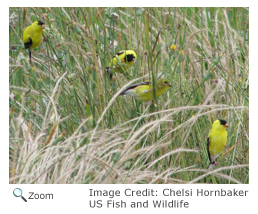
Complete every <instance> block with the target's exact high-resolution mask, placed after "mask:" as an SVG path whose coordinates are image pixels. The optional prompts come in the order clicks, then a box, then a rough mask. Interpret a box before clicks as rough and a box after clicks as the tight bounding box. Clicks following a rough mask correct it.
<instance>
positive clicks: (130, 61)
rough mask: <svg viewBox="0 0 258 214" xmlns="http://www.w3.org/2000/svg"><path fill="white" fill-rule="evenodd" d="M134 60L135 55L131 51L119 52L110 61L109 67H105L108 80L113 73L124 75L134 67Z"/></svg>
mask: <svg viewBox="0 0 258 214" xmlns="http://www.w3.org/2000/svg"><path fill="white" fill-rule="evenodd" d="M136 59H137V55H136V53H135V52H134V51H133V50H122V51H119V52H118V53H117V54H116V55H115V56H114V57H113V58H112V60H111V61H110V63H109V67H107V72H108V74H109V77H110V79H112V76H113V71H114V72H118V73H123V74H125V73H126V71H127V70H128V69H130V68H131V67H132V66H133V65H134V61H135V60H136ZM126 74H127V73H126ZM127 75H128V74H127Z"/></svg>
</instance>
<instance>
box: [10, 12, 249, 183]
mask: <svg viewBox="0 0 258 214" xmlns="http://www.w3.org/2000/svg"><path fill="white" fill-rule="evenodd" d="M112 13H116V14H117V15H118V17H117V18H115V17H116V15H115V14H113V16H112ZM9 14H10V24H9V41H10V44H9V47H10V49H9V68H10V69H9V89H10V99H9V107H10V112H9V139H10V142H9V154H10V156H9V163H10V172H9V176H10V180H9V181H10V183H80V184H81V183H85V184H89V183H138V184H142V183H214V184H215V183H220V184H229V183H249V8H10V13H9ZM36 20H42V21H44V22H45V24H46V29H45V30H44V32H43V39H42V42H41V45H40V46H39V47H38V48H36V49H35V50H34V51H32V56H33V59H32V65H30V64H29V63H28V52H27V51H26V50H25V49H24V46H23V43H22V33H23V31H24V29H25V28H26V26H28V25H30V24H31V23H32V22H34V21H36ZM172 45H176V48H172V49H174V50H172V49H171V46H172ZM174 47H175V46H174ZM124 49H132V50H135V51H136V53H137V56H138V57H137V60H136V63H135V66H134V67H133V68H132V69H131V70H130V71H129V73H130V74H131V75H132V78H131V79H127V78H126V77H125V76H124V75H122V74H116V78H113V79H112V80H110V79H109V77H108V74H107V72H106V69H105V68H106V67H107V66H108V63H109V61H110V59H111V58H112V56H113V55H114V54H115V53H116V52H118V51H120V50H124ZM24 57H25V59H23V58H24ZM160 77H162V78H167V79H169V80H170V81H171V83H172V85H173V88H170V89H169V90H167V91H166V92H165V93H164V94H163V95H162V96H161V97H159V98H158V99H155V101H154V102H155V105H151V103H140V102H136V101H135V100H134V99H133V98H131V97H123V96H118V94H119V91H121V90H122V89H123V88H125V87H127V86H128V85H130V84H132V83H136V82H139V81H152V80H155V79H158V78H160ZM220 118H222V119H225V120H227V122H228V124H229V128H228V148H231V150H230V151H229V152H228V153H226V154H225V155H222V156H221V157H222V158H219V159H218V161H219V163H220V166H219V167H217V168H216V169H215V170H214V171H207V167H208V155H207V151H206V143H207V136H208V133H209V130H210V128H211V125H212V123H213V121H214V120H216V119H220Z"/></svg>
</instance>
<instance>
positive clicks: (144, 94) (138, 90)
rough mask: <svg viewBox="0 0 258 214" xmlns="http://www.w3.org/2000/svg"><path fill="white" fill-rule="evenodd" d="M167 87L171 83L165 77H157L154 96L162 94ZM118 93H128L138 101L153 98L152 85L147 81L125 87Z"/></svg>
mask: <svg viewBox="0 0 258 214" xmlns="http://www.w3.org/2000/svg"><path fill="white" fill-rule="evenodd" d="M168 87H172V85H171V83H170V82H169V80H167V79H159V80H157V81H156V83H155V88H156V96H157V97H159V96H160V95H161V94H163V93H164V92H165V91H166V90H167V89H168ZM120 95H129V96H132V97H134V98H135V99H136V100H138V101H144V102H146V101H149V100H152V99H153V98H154V95H153V86H152V85H151V84H150V83H149V82H141V83H137V84H134V85H131V86H129V87H128V88H126V89H125V90H124V91H123V92H122V93H120Z"/></svg>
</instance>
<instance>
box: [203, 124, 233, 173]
mask: <svg viewBox="0 0 258 214" xmlns="http://www.w3.org/2000/svg"><path fill="white" fill-rule="evenodd" d="M227 127H228V124H227V121H226V120H222V119H220V120H216V121H214V123H213V124H212V128H211V130H210V133H209V136H208V139H207V150H208V155H209V159H210V164H209V167H208V169H213V168H214V167H215V166H216V165H217V162H216V159H217V157H218V156H219V155H220V154H221V153H222V152H223V150H224V148H226V144H227V137H228V133H227V131H226V128H227Z"/></svg>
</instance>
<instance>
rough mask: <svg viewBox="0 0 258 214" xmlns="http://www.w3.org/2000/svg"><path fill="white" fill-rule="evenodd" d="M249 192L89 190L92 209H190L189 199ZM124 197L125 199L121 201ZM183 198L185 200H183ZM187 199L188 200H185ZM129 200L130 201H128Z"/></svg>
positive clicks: (234, 190) (221, 189)
mask: <svg viewBox="0 0 258 214" xmlns="http://www.w3.org/2000/svg"><path fill="white" fill-rule="evenodd" d="M247 195H248V190H238V189H235V188H232V189H223V188H219V189H214V190H208V189H204V188H199V189H194V190H193V189H186V188H182V189H173V188H164V189H161V190H160V189H158V190H156V189H154V188H152V189H151V188H146V189H134V188H125V189H124V190H118V189H117V190H99V189H89V194H88V196H89V207H90V208H189V207H190V202H189V201H187V200H188V199H189V197H210V196H212V197H214V196H215V197H223V198H224V197H245V196H247ZM121 197H123V199H121ZM182 197H183V198H182ZM184 197H187V198H184ZM127 198H128V200H127Z"/></svg>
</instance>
